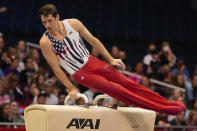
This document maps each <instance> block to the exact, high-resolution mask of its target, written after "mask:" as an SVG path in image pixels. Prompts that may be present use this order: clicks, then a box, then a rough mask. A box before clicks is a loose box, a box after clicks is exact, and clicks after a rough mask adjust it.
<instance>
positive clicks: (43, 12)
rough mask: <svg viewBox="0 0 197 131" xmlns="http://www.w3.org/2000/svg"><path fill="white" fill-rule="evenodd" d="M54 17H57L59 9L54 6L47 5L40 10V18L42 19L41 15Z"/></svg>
mask: <svg viewBox="0 0 197 131" xmlns="http://www.w3.org/2000/svg"><path fill="white" fill-rule="evenodd" d="M50 14H51V15H52V16H53V17H56V16H57V14H58V11H57V8H56V7H55V5H53V4H46V5H43V6H41V7H40V9H39V16H40V18H41V15H44V16H45V17H47V16H49V15H50Z"/></svg>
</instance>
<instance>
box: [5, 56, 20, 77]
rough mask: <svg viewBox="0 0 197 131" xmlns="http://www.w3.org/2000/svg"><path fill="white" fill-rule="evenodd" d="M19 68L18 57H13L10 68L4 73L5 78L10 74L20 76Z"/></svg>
mask: <svg viewBox="0 0 197 131" xmlns="http://www.w3.org/2000/svg"><path fill="white" fill-rule="evenodd" d="M18 66H19V59H18V58H17V57H16V56H12V57H11V64H10V66H9V67H7V68H6V69H5V71H4V74H5V76H6V75H8V74H9V73H13V74H15V75H18V74H19V72H18V70H17V68H18Z"/></svg>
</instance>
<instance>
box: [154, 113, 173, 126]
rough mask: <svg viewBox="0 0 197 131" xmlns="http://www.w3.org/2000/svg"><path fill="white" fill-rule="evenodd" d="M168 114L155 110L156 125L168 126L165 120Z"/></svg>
mask: <svg viewBox="0 0 197 131" xmlns="http://www.w3.org/2000/svg"><path fill="white" fill-rule="evenodd" d="M167 118H168V115H167V114H166V113H163V112H157V115H156V119H155V124H156V125H158V126H164V127H170V123H168V121H167Z"/></svg>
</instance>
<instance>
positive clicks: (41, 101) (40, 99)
mask: <svg viewBox="0 0 197 131" xmlns="http://www.w3.org/2000/svg"><path fill="white" fill-rule="evenodd" d="M46 97H47V95H46V94H45V93H40V94H39V95H38V98H37V104H43V105H44V104H45V103H46Z"/></svg>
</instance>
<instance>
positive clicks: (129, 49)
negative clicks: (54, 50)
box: [0, 0, 197, 131]
mask: <svg viewBox="0 0 197 131" xmlns="http://www.w3.org/2000/svg"><path fill="white" fill-rule="evenodd" d="M46 3H52V4H54V5H56V6H57V9H58V10H59V13H60V19H61V20H63V19H65V18H77V19H79V20H80V21H81V22H82V23H83V24H84V25H85V26H86V27H87V28H88V30H89V31H90V32H91V33H92V34H93V35H94V36H96V37H97V38H98V39H100V40H101V42H102V43H103V44H104V45H105V46H106V48H107V49H108V51H109V52H111V54H112V56H114V57H117V58H121V59H122V60H123V61H124V62H125V64H126V65H127V70H126V72H123V73H124V74H125V75H127V76H128V77H129V78H131V79H132V80H134V81H136V82H139V83H141V84H143V85H145V86H147V87H148V88H151V89H152V90H154V91H156V92H158V93H160V94H161V95H162V96H164V97H165V98H167V99H170V100H175V101H183V102H184V103H185V104H186V105H187V109H186V110H185V111H184V112H183V113H182V114H180V115H178V116H177V117H174V116H167V115H166V114H162V113H158V114H157V115H158V116H157V119H156V123H155V124H156V129H155V130H157V131H160V130H169V131H184V130H185V131H186V128H191V129H187V131H195V130H197V127H195V126H197V24H196V23H197V1H196V0H57V1H54V0H51V1H49V0H0V32H1V33H0V55H1V59H0V104H1V110H0V122H6V123H0V125H2V127H0V131H1V130H3V131H5V130H7V128H6V127H11V128H12V127H15V128H16V127H18V128H17V130H25V129H24V127H23V126H21V125H24V121H23V110H24V108H25V107H26V106H28V105H30V104H32V103H33V104H35V103H39V102H41V103H43V104H63V103H62V101H61V100H62V99H64V98H65V96H66V95H67V94H66V92H65V87H63V86H62V85H61V83H60V82H59V81H58V80H57V79H56V77H55V76H54V74H53V73H52V71H51V69H50V68H49V67H48V65H47V64H46V61H45V60H44V59H43V56H42V54H41V52H40V49H39V44H38V43H39V39H40V37H41V36H42V34H43V33H44V31H45V29H44V27H43V26H42V23H41V22H40V19H39V16H38V9H39V8H40V6H42V5H44V4H46ZM151 44H152V45H153V46H155V47H153V48H154V49H150V48H149V47H150V45H151ZM165 45H167V46H168V49H166V48H165V49H164V47H165ZM87 46H88V44H87ZM89 49H90V50H91V52H92V53H93V54H94V55H95V56H98V55H97V54H96V53H95V52H94V50H92V49H91V48H89ZM166 50H167V51H166ZM169 50H170V51H169ZM147 55H149V56H148V57H149V58H147V59H148V60H147V59H146V60H145V56H147ZM98 57H100V56H98ZM150 57H151V58H150ZM100 58H101V59H102V57H100ZM151 60H152V61H153V62H151ZM147 61H148V62H147ZM70 79H71V80H72V81H73V83H75V85H76V86H77V87H78V88H79V89H80V91H81V92H82V93H85V94H87V95H88V96H90V99H91V100H92V99H93V97H95V96H96V95H98V94H99V92H96V91H92V90H89V89H86V88H84V87H82V86H81V85H79V84H78V83H76V82H75V81H74V80H73V79H72V78H71V77H70ZM40 99H41V100H40ZM49 101H50V102H51V103H50V102H49ZM48 102H49V103H48ZM6 103H8V104H6ZM71 103H75V104H79V103H80V101H76V102H75V101H73V102H71ZM103 104H104V105H112V104H113V101H111V100H104V101H103ZM119 106H132V105H127V104H124V103H121V102H119ZM10 122H11V123H10ZM13 122H14V123H18V125H17V124H13ZM175 128H176V129H175ZM9 130H10V129H9ZM15 130H16V129H15Z"/></svg>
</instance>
